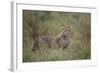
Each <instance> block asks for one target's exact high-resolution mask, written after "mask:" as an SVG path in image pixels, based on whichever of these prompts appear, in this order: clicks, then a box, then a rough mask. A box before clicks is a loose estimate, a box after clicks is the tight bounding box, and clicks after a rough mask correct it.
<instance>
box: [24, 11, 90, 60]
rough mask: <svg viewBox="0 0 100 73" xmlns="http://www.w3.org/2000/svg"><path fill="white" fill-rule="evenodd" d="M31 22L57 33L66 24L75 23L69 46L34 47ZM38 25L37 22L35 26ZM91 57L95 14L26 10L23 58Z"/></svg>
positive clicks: (43, 29) (79, 58) (46, 30)
mask: <svg viewBox="0 0 100 73" xmlns="http://www.w3.org/2000/svg"><path fill="white" fill-rule="evenodd" d="M30 22H31V23H32V25H33V24H36V26H37V27H38V31H39V32H40V33H44V32H46V33H48V34H50V35H53V36H56V35H57V34H58V33H60V32H61V30H62V28H63V27H64V26H67V27H72V29H71V31H72V32H71V34H72V36H71V37H70V43H69V46H68V47H67V48H66V49H64V50H63V49H62V48H40V49H37V50H36V51H34V52H33V51H32V48H33V43H34V40H32V32H31V29H32V28H31V27H30ZM34 29H35V26H34ZM82 59H91V14H90V13H75V12H49V11H48V12H46V11H32V10H23V62H40V61H61V60H82Z"/></svg>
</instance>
